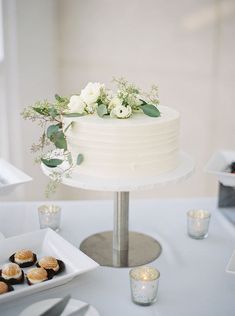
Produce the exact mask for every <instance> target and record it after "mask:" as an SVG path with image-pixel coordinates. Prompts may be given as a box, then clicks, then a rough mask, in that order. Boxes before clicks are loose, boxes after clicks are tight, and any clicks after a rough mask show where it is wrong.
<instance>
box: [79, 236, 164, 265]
mask: <svg viewBox="0 0 235 316" xmlns="http://www.w3.org/2000/svg"><path fill="white" fill-rule="evenodd" d="M80 250H81V251H83V252H84V253H85V254H86V255H88V256H89V257H90V258H92V259H93V260H95V261H96V262H97V263H99V264H100V265H101V266H108V267H135V266H140V265H144V264H147V263H149V262H152V261H153V260H155V259H156V258H158V257H159V256H160V254H161V251H162V247H161V245H160V244H159V242H158V241H156V240H155V239H154V238H152V237H150V236H147V235H145V234H141V233H136V232H129V250H127V251H118V250H114V249H113V232H112V231H108V232H102V233H98V234H95V235H92V236H90V237H88V238H86V239H85V240H84V241H83V242H82V243H81V245H80Z"/></svg>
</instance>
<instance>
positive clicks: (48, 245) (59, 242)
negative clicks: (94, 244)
mask: <svg viewBox="0 0 235 316" xmlns="http://www.w3.org/2000/svg"><path fill="white" fill-rule="evenodd" d="M0 249H1V251H0V267H2V266H3V265H4V264H5V263H8V262H9V261H8V258H9V257H10V256H11V255H12V254H13V253H15V252H16V251H17V250H19V249H31V250H32V251H33V252H34V253H36V254H37V257H38V259H39V258H41V257H43V256H48V255H50V256H54V257H56V258H57V259H60V260H62V261H63V262H64V263H65V268H66V269H65V271H64V272H63V273H61V274H59V275H58V276H54V278H53V279H52V280H48V281H45V282H42V283H39V284H35V285H31V286H29V285H28V284H27V282H26V281H25V283H24V284H17V285H13V287H14V291H13V292H9V293H6V294H3V295H1V296H0V303H1V302H6V301H10V300H13V299H14V298H16V297H17V298H18V297H24V296H26V295H29V294H33V293H36V292H39V291H43V290H46V289H50V288H52V287H55V286H58V285H61V284H64V283H67V282H68V281H70V280H72V279H73V278H74V277H75V276H77V275H79V274H81V273H84V272H86V271H89V270H92V269H95V268H97V267H98V266H99V265H98V263H96V262H95V261H93V260H92V259H91V258H89V257H88V256H87V255H85V254H84V253H83V252H81V251H80V250H79V249H77V248H76V247H74V246H73V245H71V244H70V243H69V242H68V241H66V240H65V239H64V238H62V237H61V236H60V235H58V234H57V233H56V232H54V231H53V230H51V229H49V228H47V229H43V230H38V231H35V232H31V233H27V234H23V235H19V236H15V237H11V238H6V239H3V240H0ZM33 267H34V266H33ZM31 268H32V267H29V268H24V269H23V270H24V272H25V273H27V271H28V270H29V269H31Z"/></svg>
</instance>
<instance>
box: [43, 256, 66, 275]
mask: <svg viewBox="0 0 235 316" xmlns="http://www.w3.org/2000/svg"><path fill="white" fill-rule="evenodd" d="M37 266H38V267H41V268H44V269H45V270H47V271H50V272H52V273H54V274H58V273H60V272H62V271H64V269H65V265H64V262H63V261H61V260H59V259H56V258H55V257H52V256H45V257H43V258H41V259H40V260H39V261H38V262H37Z"/></svg>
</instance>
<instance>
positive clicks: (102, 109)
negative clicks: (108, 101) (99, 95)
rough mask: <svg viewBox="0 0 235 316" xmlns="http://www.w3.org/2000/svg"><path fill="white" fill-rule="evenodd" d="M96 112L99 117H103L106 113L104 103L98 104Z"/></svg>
mask: <svg viewBox="0 0 235 316" xmlns="http://www.w3.org/2000/svg"><path fill="white" fill-rule="evenodd" d="M97 114H98V115H99V116H100V117H103V116H104V115H105V114H108V109H107V107H106V105H104V104H101V105H99V106H98V108H97Z"/></svg>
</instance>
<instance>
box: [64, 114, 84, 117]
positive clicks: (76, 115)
mask: <svg viewBox="0 0 235 316" xmlns="http://www.w3.org/2000/svg"><path fill="white" fill-rule="evenodd" d="M63 116H65V117H79V116H84V114H81V113H68V114H63Z"/></svg>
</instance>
